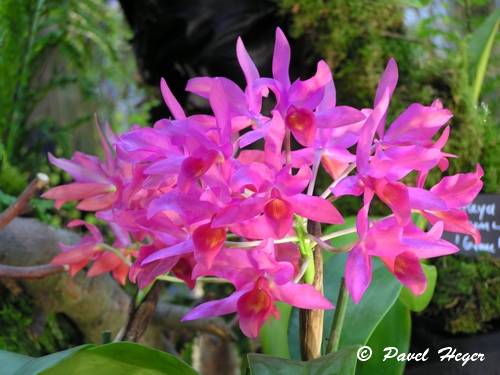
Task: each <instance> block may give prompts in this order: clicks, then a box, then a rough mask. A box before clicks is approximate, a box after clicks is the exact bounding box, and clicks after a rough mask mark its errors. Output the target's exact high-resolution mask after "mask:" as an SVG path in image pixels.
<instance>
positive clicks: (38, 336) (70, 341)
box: [0, 283, 81, 356]
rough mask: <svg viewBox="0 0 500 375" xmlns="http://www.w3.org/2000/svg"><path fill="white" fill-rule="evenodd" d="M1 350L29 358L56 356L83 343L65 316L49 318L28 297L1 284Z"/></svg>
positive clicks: (50, 316) (51, 316)
mask: <svg viewBox="0 0 500 375" xmlns="http://www.w3.org/2000/svg"><path fill="white" fill-rule="evenodd" d="M0 327H2V331H1V334H0V349H1V350H9V351H14V352H17V353H22V354H28V355H34V356H39V355H44V354H48V353H53V352H55V351H59V350H62V349H66V348H67V347H68V346H73V345H76V344H78V343H79V342H80V341H81V334H80V333H78V332H77V331H75V328H74V327H73V326H72V325H71V324H70V323H69V322H68V320H67V319H64V318H63V317H62V316H56V315H54V314H52V315H49V316H45V315H43V313H42V312H40V311H37V310H36V309H35V307H34V304H33V301H32V300H31V299H30V298H29V297H28V296H26V295H25V294H17V292H16V293H13V292H12V291H11V290H9V289H8V288H6V287H4V286H3V284H1V283H0Z"/></svg>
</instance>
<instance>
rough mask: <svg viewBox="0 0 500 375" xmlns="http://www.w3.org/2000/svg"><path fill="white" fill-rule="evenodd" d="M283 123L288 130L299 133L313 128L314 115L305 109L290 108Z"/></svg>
mask: <svg viewBox="0 0 500 375" xmlns="http://www.w3.org/2000/svg"><path fill="white" fill-rule="evenodd" d="M285 122H286V124H287V125H288V127H289V128H290V129H293V130H296V131H299V132H300V131H303V130H305V129H309V128H311V127H312V126H314V114H313V113H312V112H311V111H309V110H307V109H297V108H294V107H292V108H291V109H290V110H289V111H288V113H287V115H286V117H285Z"/></svg>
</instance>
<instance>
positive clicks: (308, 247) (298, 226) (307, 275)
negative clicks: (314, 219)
mask: <svg viewBox="0 0 500 375" xmlns="http://www.w3.org/2000/svg"><path fill="white" fill-rule="evenodd" d="M295 232H296V233H297V239H298V245H299V250H300V255H301V256H302V259H303V260H305V261H307V268H306V270H305V272H304V281H305V282H306V283H307V284H312V283H313V282H314V272H315V269H314V258H313V246H312V244H311V241H310V240H309V238H308V237H307V231H306V229H305V227H304V220H303V219H302V218H301V217H299V216H296V217H295Z"/></svg>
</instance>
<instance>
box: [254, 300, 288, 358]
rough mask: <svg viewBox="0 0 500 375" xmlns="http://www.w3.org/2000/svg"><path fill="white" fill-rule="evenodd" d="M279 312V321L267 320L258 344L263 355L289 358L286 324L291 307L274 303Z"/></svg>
mask: <svg viewBox="0 0 500 375" xmlns="http://www.w3.org/2000/svg"><path fill="white" fill-rule="evenodd" d="M276 306H277V307H278V309H279V311H280V319H279V320H276V319H274V318H271V319H269V320H268V321H267V322H266V323H265V324H264V326H263V327H262V329H261V331H260V342H261V344H262V351H263V353H264V354H269V355H273V356H277V357H282V358H290V350H289V348H288V324H289V320H290V314H291V312H292V307H291V306H290V305H287V304H285V303H281V302H278V303H276Z"/></svg>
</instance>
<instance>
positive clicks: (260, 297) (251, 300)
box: [244, 289, 272, 314]
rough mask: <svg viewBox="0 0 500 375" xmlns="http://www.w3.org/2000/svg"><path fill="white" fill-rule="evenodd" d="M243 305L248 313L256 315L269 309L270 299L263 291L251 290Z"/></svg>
mask: <svg viewBox="0 0 500 375" xmlns="http://www.w3.org/2000/svg"><path fill="white" fill-rule="evenodd" d="M244 304H245V307H246V308H247V309H248V312H251V313H253V314H258V313H260V312H261V311H265V310H268V309H269V306H270V305H271V304H272V299H271V297H270V296H269V294H268V293H267V292H266V291H265V290H263V289H253V290H252V291H250V292H248V293H247V294H246V295H245V297H244Z"/></svg>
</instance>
